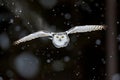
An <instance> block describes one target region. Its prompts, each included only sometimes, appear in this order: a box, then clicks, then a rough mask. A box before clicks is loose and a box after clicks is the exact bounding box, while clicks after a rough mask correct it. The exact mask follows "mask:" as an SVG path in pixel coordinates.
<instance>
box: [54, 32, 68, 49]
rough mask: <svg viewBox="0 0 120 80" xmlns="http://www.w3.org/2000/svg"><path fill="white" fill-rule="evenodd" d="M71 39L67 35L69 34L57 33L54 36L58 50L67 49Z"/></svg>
mask: <svg viewBox="0 0 120 80" xmlns="http://www.w3.org/2000/svg"><path fill="white" fill-rule="evenodd" d="M69 41H70V39H69V37H68V35H67V33H64V32H61V33H55V34H54V35H53V40H52V42H53V44H54V46H55V47H57V48H61V47H66V46H67V45H68V43H69Z"/></svg>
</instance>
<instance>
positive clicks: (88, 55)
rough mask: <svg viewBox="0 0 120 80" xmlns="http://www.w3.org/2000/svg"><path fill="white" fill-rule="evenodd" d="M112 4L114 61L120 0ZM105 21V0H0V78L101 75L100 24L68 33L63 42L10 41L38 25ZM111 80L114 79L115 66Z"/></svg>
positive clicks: (58, 27) (87, 79) (90, 79)
mask: <svg viewBox="0 0 120 80" xmlns="http://www.w3.org/2000/svg"><path fill="white" fill-rule="evenodd" d="M117 4H118V5H117V9H116V10H117V11H116V12H117V17H116V24H117V32H116V33H117V36H116V40H117V49H116V50H117V52H118V62H119V61H120V59H119V58H120V57H119V56H120V54H119V53H120V32H119V30H120V28H119V26H120V15H119V14H120V10H119V8H120V5H119V4H120V1H117ZM105 24H106V3H105V0H19V1H18V0H0V80H105V78H106V76H107V73H106V30H102V31H93V32H87V33H77V34H70V35H69V37H70V43H69V45H68V46H67V47H64V48H56V47H55V46H54V45H53V44H52V42H51V40H50V39H48V38H46V37H45V38H37V39H34V40H31V41H28V42H25V43H21V44H19V45H14V44H13V43H14V41H16V40H18V39H20V38H22V37H24V36H26V35H28V34H30V33H33V32H36V31H40V30H46V31H53V32H59V31H66V30H68V29H70V28H72V27H74V26H80V25H105ZM119 67H120V65H119V63H118V68H119ZM111 80H120V71H119V70H118V73H116V74H113V77H112V79H111Z"/></svg>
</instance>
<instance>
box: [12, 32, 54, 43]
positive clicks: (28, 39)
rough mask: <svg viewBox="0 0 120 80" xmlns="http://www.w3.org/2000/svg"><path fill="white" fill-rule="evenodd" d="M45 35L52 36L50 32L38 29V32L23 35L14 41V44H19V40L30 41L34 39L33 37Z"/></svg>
mask: <svg viewBox="0 0 120 80" xmlns="http://www.w3.org/2000/svg"><path fill="white" fill-rule="evenodd" d="M47 36H52V33H50V32H44V31H38V32H35V33H32V34H29V35H28V36H25V37H23V38H21V39H19V40H17V41H15V43H14V44H19V43H21V42H26V41H30V40H32V39H35V38H39V37H47Z"/></svg>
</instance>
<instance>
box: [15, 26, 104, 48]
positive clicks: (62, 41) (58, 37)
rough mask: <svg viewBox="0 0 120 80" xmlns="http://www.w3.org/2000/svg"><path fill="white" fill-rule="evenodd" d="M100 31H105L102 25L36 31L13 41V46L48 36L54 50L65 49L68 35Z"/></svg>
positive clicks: (68, 39)
mask: <svg viewBox="0 0 120 80" xmlns="http://www.w3.org/2000/svg"><path fill="white" fill-rule="evenodd" d="M102 29H105V26H104V25H85V26H75V27H73V28H71V29H69V30H67V31H65V32H46V31H38V32H35V33H32V34H30V35H28V36H25V37H23V38H21V39H19V40H17V41H15V43H14V44H19V43H21V42H26V41H30V40H32V39H35V38H39V37H48V36H50V37H51V38H50V39H51V40H52V43H53V45H54V46H55V47H56V48H62V47H66V46H67V45H68V44H69V41H70V38H69V36H68V34H73V33H83V32H91V31H96V30H102Z"/></svg>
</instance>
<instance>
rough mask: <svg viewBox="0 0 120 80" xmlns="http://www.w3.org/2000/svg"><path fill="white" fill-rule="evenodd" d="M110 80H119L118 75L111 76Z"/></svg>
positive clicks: (119, 76) (119, 75)
mask: <svg viewBox="0 0 120 80" xmlns="http://www.w3.org/2000/svg"><path fill="white" fill-rule="evenodd" d="M112 80H120V74H119V73H116V74H114V75H113V76H112Z"/></svg>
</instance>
